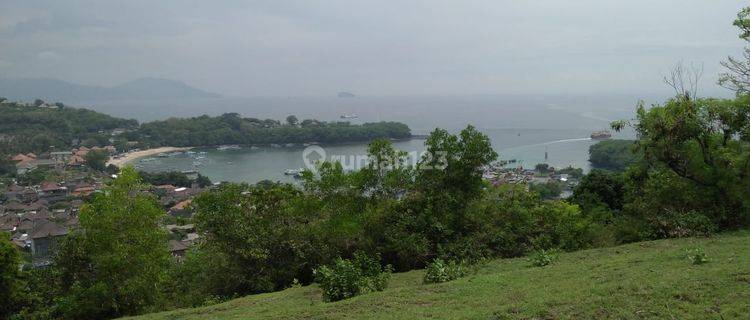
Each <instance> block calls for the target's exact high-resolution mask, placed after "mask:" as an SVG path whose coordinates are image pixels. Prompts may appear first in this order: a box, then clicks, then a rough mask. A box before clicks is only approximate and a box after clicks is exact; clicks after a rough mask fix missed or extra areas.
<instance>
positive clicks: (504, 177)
mask: <svg viewBox="0 0 750 320" xmlns="http://www.w3.org/2000/svg"><path fill="white" fill-rule="evenodd" d="M545 168H546V170H545V171H544V172H541V171H539V170H537V169H524V168H523V167H522V166H518V167H515V168H507V167H504V166H502V165H497V164H494V165H490V166H487V167H485V168H484V169H483V173H482V178H483V179H484V180H486V181H489V182H490V183H492V185H494V186H499V185H503V184H524V185H527V186H528V185H529V184H535V183H548V182H551V181H557V182H560V183H561V184H563V186H564V189H563V194H562V197H563V198H565V197H566V196H569V195H570V194H572V189H573V188H575V186H576V185H577V184H578V182H579V181H578V179H577V178H575V177H572V176H571V175H570V174H567V173H560V172H558V171H557V170H556V169H555V168H554V167H545Z"/></svg>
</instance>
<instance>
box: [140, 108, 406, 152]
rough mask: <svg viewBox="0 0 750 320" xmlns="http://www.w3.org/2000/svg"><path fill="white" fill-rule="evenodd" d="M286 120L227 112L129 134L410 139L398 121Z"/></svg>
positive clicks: (171, 141)
mask: <svg viewBox="0 0 750 320" xmlns="http://www.w3.org/2000/svg"><path fill="white" fill-rule="evenodd" d="M289 120H291V122H289ZM287 121H288V122H287V123H286V124H282V123H281V122H279V121H277V120H271V119H266V120H259V119H254V118H243V117H241V116H240V115H238V114H236V113H227V114H223V115H221V116H218V117H209V116H201V117H194V118H183V119H177V118H172V119H168V120H164V121H154V122H149V123H145V124H143V125H142V126H141V129H140V130H139V131H138V132H134V133H130V135H131V136H132V138H133V139H134V140H142V141H148V142H149V144H151V145H170V146H207V145H222V144H272V143H277V144H281V143H305V142H325V143H336V142H351V141H370V140H372V139H375V138H408V137H410V136H411V132H410V130H409V127H407V126H406V125H404V124H401V123H396V122H378V123H365V124H362V125H354V124H350V123H348V122H331V123H328V122H320V121H317V120H303V121H302V122H300V123H299V124H298V123H297V121H296V118H289V119H287Z"/></svg>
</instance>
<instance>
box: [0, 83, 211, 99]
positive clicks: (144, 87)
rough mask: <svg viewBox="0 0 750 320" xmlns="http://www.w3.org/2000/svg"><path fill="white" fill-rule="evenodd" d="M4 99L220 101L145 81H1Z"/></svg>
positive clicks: (187, 88) (184, 87)
mask: <svg viewBox="0 0 750 320" xmlns="http://www.w3.org/2000/svg"><path fill="white" fill-rule="evenodd" d="M0 96H2V97H6V98H8V99H11V100H22V101H33V100H34V99H37V98H39V99H42V100H45V101H49V102H54V101H66V102H81V101H84V102H88V101H96V100H121V99H169V98H216V97H219V95H217V94H215V93H210V92H206V91H202V90H199V89H196V88H193V87H190V86H188V85H186V84H185V83H182V82H180V81H175V80H167V79H156V78H143V79H137V80H133V81H130V82H127V83H124V84H121V85H118V86H114V87H100V86H88V85H80V84H74V83H70V82H66V81H62V80H57V79H45V78H40V79H30V78H6V79H1V78H0Z"/></svg>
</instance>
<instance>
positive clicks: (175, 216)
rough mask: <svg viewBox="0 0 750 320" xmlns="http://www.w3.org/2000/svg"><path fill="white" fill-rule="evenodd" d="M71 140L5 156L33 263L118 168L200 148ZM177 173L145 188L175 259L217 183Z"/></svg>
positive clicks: (5, 186) (535, 176)
mask: <svg viewBox="0 0 750 320" xmlns="http://www.w3.org/2000/svg"><path fill="white" fill-rule="evenodd" d="M53 107H54V106H53ZM123 131H125V130H123V129H115V130H112V132H107V133H106V134H111V135H112V136H113V137H114V136H117V135H120V134H122V133H123ZM74 144H75V145H78V146H77V147H74V148H72V149H70V150H58V151H51V152H47V153H43V154H34V153H25V154H22V153H19V154H15V155H12V156H11V158H10V160H11V161H12V163H13V164H14V165H15V169H16V175H15V177H14V178H13V179H6V180H4V181H3V182H2V184H0V188H2V189H0V232H8V233H9V234H10V237H11V241H12V242H13V243H14V244H15V245H16V246H17V247H18V248H19V249H21V250H22V252H24V253H25V255H26V260H27V262H28V264H29V265H32V266H34V267H43V266H46V265H49V264H50V263H51V261H52V258H53V255H54V253H55V248H56V246H57V244H58V243H59V241H61V240H62V239H63V238H64V237H65V236H66V235H67V234H69V233H70V232H72V231H73V230H75V229H76V228H77V227H78V213H79V212H80V210H81V208H82V206H83V205H84V204H85V203H86V201H87V199H90V198H91V197H93V196H94V195H95V194H96V193H99V192H102V189H103V188H104V187H105V186H106V185H107V183H108V182H109V181H110V180H111V179H113V178H115V177H116V175H117V172H118V167H122V166H124V165H126V164H129V163H133V162H135V161H136V160H138V159H141V161H145V160H142V159H144V158H146V160H149V159H152V158H147V157H149V156H159V157H163V156H170V155H174V154H182V153H185V154H194V155H196V159H197V160H196V161H199V160H200V158H202V157H203V155H204V154H205V152H193V151H190V150H189V148H171V147H161V148H155V149H148V150H139V149H137V146H138V143H137V142H128V144H127V146H128V147H129V148H126V150H122V148H120V149H118V148H117V147H115V146H114V145H104V146H92V147H86V146H82V145H80V143H74ZM239 148H241V147H240V146H236V145H232V146H221V147H218V148H217V150H219V151H224V150H230V149H231V150H235V149H239ZM256 149H257V148H256ZM92 153H99V154H102V155H103V160H102V161H103V164H102V165H101V166H106V168H103V170H102V168H99V169H98V170H97V169H94V167H93V166H91V165H90V163H88V162H89V157H88V156H89V155H90V154H92ZM136 168H137V167H136ZM482 172H483V179H484V180H485V181H487V183H488V184H491V185H494V186H499V185H503V184H522V185H525V186H526V187H527V188H529V187H532V186H534V185H554V186H555V188H557V189H558V190H559V191H560V192H556V193H555V194H554V195H553V196H554V197H555V198H560V197H566V196H568V195H570V194H571V193H572V188H573V187H575V185H576V183H577V179H578V178H579V177H580V176H581V175H582V171H581V170H580V169H573V168H565V169H561V170H556V169H555V168H554V167H549V166H548V165H546V164H540V165H537V166H536V167H535V168H523V166H520V165H517V164H516V163H515V161H514V160H511V161H502V162H497V163H494V164H492V165H490V166H487V167H485V168H482ZM179 174H181V175H184V176H186V177H187V178H188V179H190V181H191V183H190V185H182V186H176V185H172V184H168V183H167V184H155V185H149V187H148V189H147V192H149V193H151V194H153V195H154V196H155V197H156V199H158V201H159V203H160V205H161V206H162V208H163V209H164V211H165V212H166V213H167V215H166V217H165V219H164V221H163V228H164V229H165V230H166V231H167V232H168V234H169V238H170V240H169V245H170V250H171V252H172V254H173V256H174V257H175V258H176V259H180V258H181V257H183V256H184V255H185V252H186V250H187V249H188V248H189V247H190V246H191V245H194V244H195V243H196V242H197V241H200V238H201V237H200V234H198V233H197V232H196V230H195V227H194V226H193V225H192V224H191V223H190V221H191V217H192V215H193V207H192V205H191V202H192V201H193V198H194V197H195V196H196V195H198V194H200V193H201V192H205V191H206V190H208V189H211V188H215V187H216V186H218V185H219V184H220V183H215V184H210V185H203V186H201V184H199V183H198V182H197V181H196V180H197V179H198V177H199V174H198V173H197V171H187V172H179ZM285 174H288V173H285Z"/></svg>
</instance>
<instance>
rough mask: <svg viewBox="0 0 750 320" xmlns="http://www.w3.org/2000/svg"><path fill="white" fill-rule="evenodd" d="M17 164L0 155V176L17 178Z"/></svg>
mask: <svg viewBox="0 0 750 320" xmlns="http://www.w3.org/2000/svg"><path fill="white" fill-rule="evenodd" d="M15 175H16V164H15V162H13V161H12V160H10V158H9V157H7V156H4V155H0V176H15Z"/></svg>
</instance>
